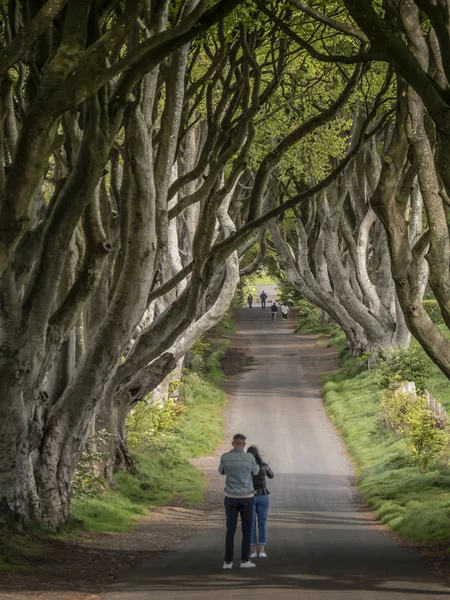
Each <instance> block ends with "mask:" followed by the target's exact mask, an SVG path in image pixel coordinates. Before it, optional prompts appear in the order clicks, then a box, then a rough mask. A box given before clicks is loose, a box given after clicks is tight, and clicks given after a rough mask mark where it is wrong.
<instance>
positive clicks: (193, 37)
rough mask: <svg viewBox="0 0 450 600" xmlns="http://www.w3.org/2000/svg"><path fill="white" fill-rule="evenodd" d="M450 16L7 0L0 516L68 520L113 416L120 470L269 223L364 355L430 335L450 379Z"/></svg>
mask: <svg viewBox="0 0 450 600" xmlns="http://www.w3.org/2000/svg"><path fill="white" fill-rule="evenodd" d="M449 15H450V5H449V3H448V2H447V1H446V0H440V1H439V2H438V3H436V5H435V3H431V2H428V1H426V0H416V1H413V0H410V1H408V2H405V1H402V2H400V1H397V0H391V1H390V2H387V3H385V4H383V7H381V6H380V5H379V3H377V2H372V1H370V0H358V1H355V2H353V1H350V0H348V1H347V0H345V1H344V2H343V3H342V2H323V1H314V2H313V1H311V2H303V1H300V0H289V1H288V2H285V3H279V2H276V1H271V2H261V1H259V0H252V1H250V0H248V1H245V2H244V1H239V0H216V1H209V0H186V1H180V0H142V1H136V0H121V1H117V0H47V1H46V2H45V1H42V2H39V3H30V2H21V1H19V0H10V1H8V2H1V3H0V28H1V32H2V38H3V45H2V48H1V50H0V336H1V342H0V490H1V494H0V522H9V521H11V520H13V521H16V522H19V523H26V522H29V521H37V522H39V523H41V524H44V525H46V526H50V527H55V526H57V525H58V524H60V523H63V522H65V521H67V520H68V519H69V518H70V488H71V482H72V478H73V474H74V470H75V468H76V464H77V460H78V457H79V455H80V453H81V452H82V450H83V448H84V447H85V444H86V441H87V439H88V438H89V436H90V435H91V434H92V431H94V430H95V428H96V427H97V428H99V427H101V428H103V429H106V430H107V431H109V432H110V433H111V440H112V441H111V447H110V448H109V456H110V460H109V461H107V464H106V465H105V476H106V477H108V478H112V473H113V470H114V467H115V466H116V457H117V456H119V462H120V460H121V459H120V456H121V457H122V460H125V462H126V443H125V442H126V432H125V430H124V428H125V419H126V416H127V414H128V412H129V411H130V409H131V407H132V406H133V405H134V403H135V402H137V401H139V400H141V399H143V398H145V397H146V396H147V395H148V393H149V392H151V391H152V390H153V389H155V387H157V386H158V385H159V384H160V383H161V382H162V381H163V380H164V379H165V378H166V376H167V375H168V374H169V373H170V372H171V371H173V370H174V369H175V368H176V367H177V365H178V366H179V365H180V361H182V359H183V357H184V356H185V354H186V353H187V352H188V351H189V349H190V348H191V347H192V346H193V344H194V343H195V342H196V340H198V339H199V338H200V337H201V336H202V335H203V334H204V333H205V332H206V331H208V330H209V329H210V328H211V327H212V326H213V325H214V324H215V323H217V322H218V320H220V318H221V317H222V316H223V314H224V313H225V311H226V310H227V308H228V307H229V305H230V303H231V300H232V298H233V296H234V293H235V291H236V287H237V284H238V282H239V277H240V276H241V275H244V274H248V273H251V272H253V271H255V270H256V269H257V268H258V267H259V265H260V264H261V262H262V261H263V260H264V255H265V252H266V249H267V247H268V241H270V244H271V245H272V246H273V247H275V248H276V250H277V253H278V257H279V259H278V260H279V265H280V268H282V269H284V270H285V272H286V273H287V274H288V276H289V278H290V280H291V281H292V283H293V284H294V285H295V286H296V287H297V289H298V290H299V291H300V293H301V294H302V295H303V296H305V297H306V298H308V299H309V300H311V301H312V302H314V303H315V304H316V305H317V306H319V307H321V308H322V310H323V311H324V312H325V313H327V314H328V315H331V316H332V317H333V318H334V319H335V320H336V321H337V323H339V324H340V325H341V326H342V328H343V329H344V331H345V333H346V335H347V339H348V343H349V346H350V348H351V350H352V352H353V353H354V354H358V353H361V352H364V351H365V350H368V349H370V350H374V351H378V350H380V349H382V348H385V347H389V346H393V345H397V344H402V345H405V344H407V343H408V341H409V337H410V333H412V335H414V336H415V337H416V338H417V339H418V340H419V342H420V343H421V344H422V345H423V347H424V348H425V350H426V351H427V352H428V354H429V355H430V356H431V358H432V359H433V360H434V361H435V362H436V364H438V365H439V366H440V368H441V369H442V370H443V371H444V373H446V374H447V376H450V352H449V350H450V347H449V342H448V341H447V337H446V335H445V333H443V332H442V331H441V330H440V329H439V328H438V327H437V326H435V325H434V324H433V323H432V322H431V320H430V319H429V317H428V315H427V313H426V311H425V310H424V309H423V306H422V298H423V294H424V292H425V289H426V287H427V285H428V284H429V286H430V287H431V289H432V291H433V293H434V294H435V296H436V299H437V301H438V303H439V306H440V308H441V311H442V314H443V317H444V320H445V322H446V324H447V326H450V304H449V293H448V290H449V285H450V275H449V272H448V270H449V268H450V267H449V258H450V256H449V253H450V240H449V231H448V207H449V200H448V198H449V192H450V190H449V187H450V176H449V172H450V170H449V167H448V164H447V163H448V160H449V158H448V152H447V151H446V148H447V141H448V135H449V127H450V125H449V123H450V121H449V119H448V114H449V112H448V101H449V99H448V91H447V90H448V80H447V76H448V71H449V69H448V65H447V64H446V62H447V56H448V48H447V45H448V43H449V30H448V28H447V24H448V22H450V17H449ZM249 249H257V251H256V250H255V251H254V252H253V258H252V260H251V261H248V260H247V259H246V256H247V257H248V251H249ZM428 275H429V276H428Z"/></svg>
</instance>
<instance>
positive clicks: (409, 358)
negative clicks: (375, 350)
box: [372, 345, 433, 392]
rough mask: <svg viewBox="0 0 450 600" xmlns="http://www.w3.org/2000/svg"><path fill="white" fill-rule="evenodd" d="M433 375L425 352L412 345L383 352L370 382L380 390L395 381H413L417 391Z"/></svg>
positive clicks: (422, 387) (421, 389)
mask: <svg viewBox="0 0 450 600" xmlns="http://www.w3.org/2000/svg"><path fill="white" fill-rule="evenodd" d="M432 373H433V366H432V363H431V361H430V359H429V358H428V356H427V355H426V354H425V352H424V351H423V350H422V349H421V348H419V347H417V346H415V345H413V346H411V347H410V348H408V349H406V348H402V347H400V346H399V347H397V348H394V349H393V350H389V351H387V352H384V353H383V355H382V356H380V360H379V362H378V364H377V366H376V367H375V368H374V369H373V371H372V381H373V382H374V383H375V384H376V385H378V387H380V388H387V387H389V385H390V384H391V383H393V382H395V381H398V380H400V381H414V382H415V384H416V387H417V390H418V391H419V392H420V391H423V390H424V389H425V384H426V381H427V379H428V378H429V377H431V375H432Z"/></svg>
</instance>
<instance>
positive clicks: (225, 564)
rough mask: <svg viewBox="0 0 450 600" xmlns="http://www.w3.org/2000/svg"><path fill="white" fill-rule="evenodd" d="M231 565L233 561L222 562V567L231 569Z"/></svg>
mask: <svg viewBox="0 0 450 600" xmlns="http://www.w3.org/2000/svg"><path fill="white" fill-rule="evenodd" d="M232 566H233V563H229V562H224V563H223V569H231V568H232Z"/></svg>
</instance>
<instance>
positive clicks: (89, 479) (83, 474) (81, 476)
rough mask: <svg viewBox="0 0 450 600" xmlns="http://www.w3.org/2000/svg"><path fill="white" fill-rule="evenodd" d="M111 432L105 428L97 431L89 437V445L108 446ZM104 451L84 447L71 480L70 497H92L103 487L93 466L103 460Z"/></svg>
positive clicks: (80, 498) (81, 498)
mask: <svg viewBox="0 0 450 600" xmlns="http://www.w3.org/2000/svg"><path fill="white" fill-rule="evenodd" d="M110 440H111V434H109V433H108V432H107V431H106V430H105V429H101V430H100V431H97V433H96V434H95V436H93V437H92V439H91V446H92V447H93V448H95V447H96V446H97V445H99V446H100V447H101V446H104V447H105V446H108V444H109V442H110ZM105 456H106V453H105V452H97V451H96V450H92V449H90V448H88V449H86V450H85V451H84V452H83V453H82V454H81V456H80V458H79V461H78V464H77V468H76V471H75V475H74V478H73V482H72V489H71V493H72V498H76V499H78V500H83V499H86V498H92V497H93V496H95V495H97V494H99V493H100V492H101V491H102V490H103V489H104V487H105V485H104V482H103V481H102V480H101V478H99V477H98V476H97V475H96V473H95V466H96V464H97V463H100V462H101V461H102V460H104V458H105Z"/></svg>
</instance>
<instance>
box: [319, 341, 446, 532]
mask: <svg viewBox="0 0 450 600" xmlns="http://www.w3.org/2000/svg"><path fill="white" fill-rule="evenodd" d="M334 341H337V342H338V347H340V348H341V350H342V349H343V339H342V335H339V334H335V340H334ZM342 356H343V361H342V367H341V369H339V370H338V371H336V372H335V373H334V374H332V375H331V376H327V377H324V388H323V389H324V398H325V406H326V409H327V412H328V414H329V415H330V417H331V419H332V420H333V422H334V423H335V424H336V426H337V427H338V429H339V431H340V432H341V434H342V437H343V439H344V441H345V443H346V445H347V448H348V451H349V453H350V455H351V456H352V458H353V460H354V461H355V463H356V467H357V474H358V484H359V486H360V488H361V490H362V492H363V495H364V497H365V500H366V502H367V504H368V505H369V506H370V507H371V508H373V509H374V510H375V512H376V514H377V516H378V518H379V519H380V521H382V522H383V523H384V524H386V525H387V526H388V527H390V528H391V529H393V530H394V531H396V532H397V533H399V534H400V535H402V536H405V537H407V538H409V539H411V540H414V541H420V542H432V541H438V540H446V539H450V469H449V467H448V465H446V464H442V463H436V464H434V465H433V466H432V467H431V468H430V469H428V470H426V471H424V470H421V469H420V468H419V467H418V466H415V465H414V464H413V461H412V457H411V454H410V451H409V449H408V448H407V447H406V444H405V443H404V442H403V441H402V440H401V439H399V438H398V437H397V436H395V434H393V433H390V432H388V431H386V430H385V429H384V428H383V427H382V426H381V423H380V408H379V405H380V400H381V396H382V393H383V390H377V389H376V388H374V385H373V381H372V380H371V378H370V375H369V373H368V372H367V371H362V367H361V362H360V361H357V360H354V359H351V358H349V357H348V355H347V354H345V352H343V353H342ZM426 387H427V389H429V390H430V391H431V392H432V393H433V395H435V397H436V398H437V399H438V400H439V401H441V402H443V403H444V404H446V406H447V408H450V406H449V405H450V397H449V394H448V392H449V391H450V383H449V382H448V380H447V379H446V378H445V377H444V376H443V375H442V374H441V373H440V371H438V369H437V368H436V369H435V370H434V373H433V376H432V377H431V378H430V379H429V380H428V381H427V384H426Z"/></svg>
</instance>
